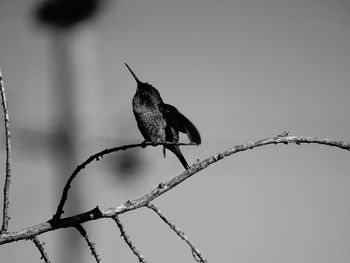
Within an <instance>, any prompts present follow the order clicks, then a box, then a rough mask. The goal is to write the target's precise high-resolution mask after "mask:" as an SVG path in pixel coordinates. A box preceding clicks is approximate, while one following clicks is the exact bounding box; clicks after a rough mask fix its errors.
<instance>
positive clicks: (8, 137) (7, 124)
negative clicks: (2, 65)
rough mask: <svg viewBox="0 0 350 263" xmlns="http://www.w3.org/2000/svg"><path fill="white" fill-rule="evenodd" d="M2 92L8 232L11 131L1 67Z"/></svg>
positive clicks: (0, 88)
mask: <svg viewBox="0 0 350 263" xmlns="http://www.w3.org/2000/svg"><path fill="white" fill-rule="evenodd" d="M0 93H1V100H2V103H1V104H2V109H3V112H4V122H5V138H6V175H5V184H4V205H3V214H2V216H3V221H2V227H1V231H0V232H1V233H4V232H7V229H8V224H9V220H10V217H9V215H8V210H9V205H10V200H9V192H10V183H11V133H10V119H9V113H8V106H7V100H6V94H5V85H4V82H3V80H2V73H1V69H0Z"/></svg>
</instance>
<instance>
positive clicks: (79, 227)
mask: <svg viewBox="0 0 350 263" xmlns="http://www.w3.org/2000/svg"><path fill="white" fill-rule="evenodd" d="M75 228H76V229H77V230H78V231H79V233H80V235H82V237H83V238H84V239H85V241H86V243H87V245H88V246H89V248H90V251H91V254H92V255H93V256H94V258H95V260H96V262H97V263H100V262H101V258H100V256H99V255H98V253H97V251H96V246H95V243H94V242H93V241H92V240H91V238H90V237H89V235H88V234H87V232H86V230H85V229H84V228H83V226H82V225H81V224H79V225H76V226H75Z"/></svg>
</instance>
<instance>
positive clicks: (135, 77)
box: [124, 62, 142, 84]
mask: <svg viewBox="0 0 350 263" xmlns="http://www.w3.org/2000/svg"><path fill="white" fill-rule="evenodd" d="M124 63H125V66H126V67H127V68H128V70H129V71H130V73H131V75H132V76H133V77H134V79H135V80H136V82H137V84H141V83H142V81H140V80H139V78H138V77H137V76H136V74H135V73H134V71H132V69H131V68H130V67H129V65H128V64H126V62H124Z"/></svg>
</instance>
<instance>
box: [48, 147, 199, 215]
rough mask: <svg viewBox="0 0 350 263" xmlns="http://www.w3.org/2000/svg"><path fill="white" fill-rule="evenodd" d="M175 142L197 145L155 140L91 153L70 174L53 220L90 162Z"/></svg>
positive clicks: (59, 213) (60, 211)
mask: <svg viewBox="0 0 350 263" xmlns="http://www.w3.org/2000/svg"><path fill="white" fill-rule="evenodd" d="M174 144H177V145H195V144H194V143H171V142H164V143H161V142H159V143H158V142H157V143H153V142H142V143H136V144H129V145H123V146H119V147H114V148H110V149H105V150H102V151H100V152H98V153H95V154H93V155H91V156H90V157H89V158H87V159H86V160H85V161H84V162H83V163H81V164H80V165H78V167H77V168H76V169H75V170H74V171H73V173H72V174H71V175H70V176H69V179H68V181H67V183H66V185H65V186H64V188H63V193H62V197H61V200H60V203H59V204H58V207H57V211H56V213H55V215H54V216H53V218H52V221H57V220H58V219H60V218H61V215H62V214H63V213H64V211H63V206H64V204H65V202H66V201H67V196H68V191H69V188H70V185H71V183H72V181H73V180H74V178H75V177H76V176H77V175H78V174H79V172H80V171H81V170H83V169H84V168H85V167H86V166H87V165H88V164H89V163H92V162H93V161H94V160H96V161H98V160H99V159H100V158H103V156H104V155H106V154H109V153H112V152H117V151H121V150H127V149H131V148H136V147H142V148H144V147H147V146H157V145H174Z"/></svg>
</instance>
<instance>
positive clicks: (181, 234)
mask: <svg viewBox="0 0 350 263" xmlns="http://www.w3.org/2000/svg"><path fill="white" fill-rule="evenodd" d="M147 207H149V208H150V209H152V210H153V211H154V212H156V213H157V214H158V215H159V217H160V218H161V219H162V220H163V221H164V222H165V223H166V224H167V225H168V226H169V227H170V229H172V230H173V231H174V232H175V233H176V234H177V235H178V236H179V237H180V238H181V239H182V240H184V241H185V242H186V243H187V244H188V245H189V246H190V248H191V250H192V255H193V257H194V259H195V260H196V261H198V262H203V263H206V262H207V260H206V259H205V258H204V257H203V256H202V254H201V253H200V252H199V250H198V248H196V246H195V245H193V243H192V242H191V241H190V240H189V239H188V237H187V236H186V235H185V233H184V232H182V231H181V230H180V229H179V228H177V227H176V226H175V225H174V224H173V223H171V222H170V220H169V219H168V218H167V217H166V216H165V215H164V214H163V213H162V212H161V211H160V210H159V209H158V207H156V206H155V205H154V204H148V205H147Z"/></svg>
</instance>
